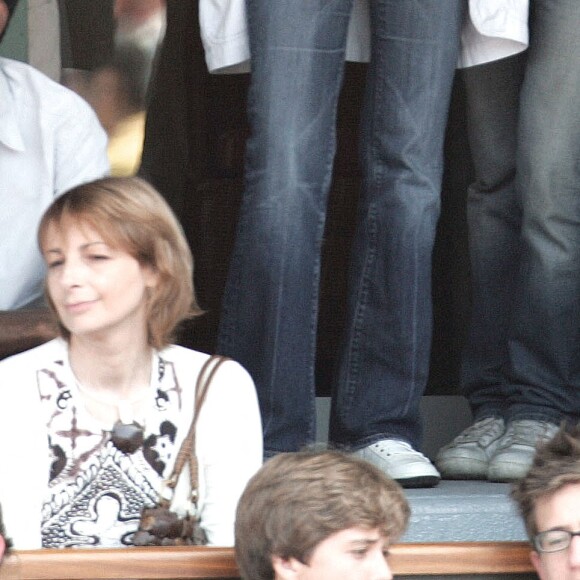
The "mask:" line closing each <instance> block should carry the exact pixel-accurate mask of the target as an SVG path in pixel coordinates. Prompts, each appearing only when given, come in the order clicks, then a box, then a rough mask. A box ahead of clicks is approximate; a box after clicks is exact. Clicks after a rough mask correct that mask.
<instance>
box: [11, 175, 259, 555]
mask: <svg viewBox="0 0 580 580" xmlns="http://www.w3.org/2000/svg"><path fill="white" fill-rule="evenodd" d="M38 241H39V246H40V250H41V253H42V255H43V257H44V260H45V262H46V265H47V276H46V281H45V285H46V294H47V299H48V302H49V305H50V307H51V309H52V310H53V312H54V314H55V315H56V318H57V321H58V326H59V329H60V333H61V337H60V338H58V339H55V340H53V341H51V342H48V343H46V344H44V345H41V346H39V347H36V348H35V349H32V350H28V351H26V352H24V353H21V354H18V355H16V356H13V357H11V358H9V359H6V360H4V361H2V363H0V456H1V457H2V477H0V502H1V503H2V504H3V507H4V522H5V525H6V530H7V533H8V534H9V536H10V537H11V538H12V540H13V542H14V546H15V547H16V548H17V549H34V548H40V547H44V548H60V547H91V546H96V547H117V546H124V545H131V544H132V542H133V536H134V534H135V532H136V530H137V527H138V524H139V520H140V515H141V511H142V509H143V508H144V507H152V506H154V505H156V504H157V502H158V499H159V493H160V491H162V490H163V489H164V483H165V479H166V478H167V477H168V476H169V475H170V473H171V471H172V468H173V464H174V462H175V457H176V454H177V451H178V450H179V448H180V445H181V442H182V441H183V439H184V437H185V435H186V433H187V431H188V430H189V427H190V425H191V422H192V416H193V414H194V393H195V387H196V381H197V378H198V375H199V372H200V369H201V367H202V365H203V364H204V363H205V362H206V361H207V359H208V355H207V354H204V353H201V352H196V351H192V350H189V349H186V348H183V347H180V346H175V345H172V344H171V340H172V335H173V332H174V330H175V328H176V325H177V324H178V323H179V322H180V321H182V320H183V319H185V318H187V317H191V316H195V315H198V314H200V312H201V311H200V308H199V307H198V305H197V303H196V300H195V297H194V291H193V282H192V280H193V277H192V257H191V253H190V251H189V247H188V245H187V242H186V239H185V237H184V235H183V232H182V230H181V228H180V227H179V225H178V222H177V220H176V218H175V217H174V215H173V214H172V213H171V210H170V209H169V207H168V206H167V204H166V202H165V201H164V200H163V198H162V197H161V196H160V195H159V194H158V193H157V192H156V191H155V190H154V189H153V188H152V187H151V186H150V185H149V184H148V183H147V182H145V181H143V180H141V179H138V178H105V179H102V180H98V181H94V182H91V183H88V184H85V185H81V186H78V187H76V188H74V189H72V190H70V191H69V192H67V193H65V194H63V195H62V196H61V197H59V198H58V199H57V200H56V201H54V202H53V204H52V205H51V206H50V207H49V208H48V210H47V211H46V212H45V214H44V216H43V218H42V221H41V223H40V226H39V234H38ZM196 436H197V438H196V447H195V452H196V456H197V459H198V466H199V470H198V471H199V476H198V480H199V481H198V485H199V501H198V504H197V515H199V517H200V523H201V527H202V529H203V531H204V532H205V534H206V536H207V540H208V543H209V544H214V545H222V546H224V545H233V538H234V515H235V509H236V505H237V502H238V499H239V497H240V495H241V493H242V491H243V489H244V487H245V485H246V483H247V481H248V480H249V479H250V477H251V476H252V475H253V474H254V472H255V471H257V469H258V468H259V466H260V464H261V460H262V434H261V421H260V414H259V408H258V401H257V396H256V393H255V389H254V384H253V381H252V379H251V378H250V376H249V374H248V373H247V372H246V371H245V370H244V369H243V368H242V367H241V366H240V365H239V364H237V363H236V362H234V361H231V360H228V361H226V362H224V364H222V365H221V366H220V367H219V369H217V371H216V373H215V375H214V377H213V380H212V381H211V384H210V387H209V391H208V394H207V397H206V399H205V402H204V404H203V407H202V408H201V412H200V414H199V421H198V423H197V429H196ZM187 471H188V470H187V469H186V470H184V472H183V473H182V474H181V477H180V478H179V480H178V481H177V486H176V487H175V491H174V494H173V499H172V508H173V509H174V510H175V511H176V512H178V513H180V514H184V512H186V511H187V510H191V509H192V505H191V501H190V478H189V473H188V472H187Z"/></svg>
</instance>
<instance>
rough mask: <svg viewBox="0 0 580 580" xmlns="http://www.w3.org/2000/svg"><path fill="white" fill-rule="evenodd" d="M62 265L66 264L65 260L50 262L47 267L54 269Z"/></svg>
mask: <svg viewBox="0 0 580 580" xmlns="http://www.w3.org/2000/svg"><path fill="white" fill-rule="evenodd" d="M62 264H64V260H49V261H48V262H47V264H46V265H47V267H48V268H50V269H52V268H57V267H58V266H62Z"/></svg>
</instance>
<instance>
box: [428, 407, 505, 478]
mask: <svg viewBox="0 0 580 580" xmlns="http://www.w3.org/2000/svg"><path fill="white" fill-rule="evenodd" d="M504 433H505V423H504V420H503V419H501V418H499V417H486V418H485V419H481V420H480V421H477V423H474V424H473V425H471V427H468V428H467V429H465V430H464V431H462V432H461V433H460V434H459V435H458V436H457V437H455V439H453V441H451V443H448V444H447V445H445V447H442V448H441V449H440V450H439V453H438V454H437V457H436V458H435V465H436V466H437V468H438V469H439V471H440V472H441V475H442V476H443V477H445V478H448V479H487V472H488V468H489V462H490V460H491V458H492V457H493V455H494V453H495V451H496V449H497V448H498V445H499V442H500V439H501V437H502V435H503V434H504Z"/></svg>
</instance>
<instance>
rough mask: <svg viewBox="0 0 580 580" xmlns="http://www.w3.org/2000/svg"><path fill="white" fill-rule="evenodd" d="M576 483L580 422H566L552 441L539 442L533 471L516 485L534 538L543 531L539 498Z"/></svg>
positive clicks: (579, 478) (516, 496) (519, 503)
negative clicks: (539, 522)
mask: <svg viewBox="0 0 580 580" xmlns="http://www.w3.org/2000/svg"><path fill="white" fill-rule="evenodd" d="M576 483H580V426H578V425H576V426H574V427H569V428H566V427H565V426H562V427H561V428H560V429H559V430H558V431H557V433H556V435H555V436H554V437H553V438H552V439H551V440H550V441H547V442H545V443H543V444H540V445H539V446H538V449H537V451H536V454H535V456H534V460H533V462H532V466H531V467H530V469H529V471H528V472H527V474H526V475H525V476H524V477H523V478H522V479H520V480H518V481H516V482H515V483H514V485H513V487H512V491H511V496H512V498H513V499H514V501H515V502H516V504H517V506H518V508H519V511H520V514H521V516H522V518H523V520H524V524H525V526H526V531H527V533H528V536H529V538H530V540H532V539H533V537H534V536H535V535H536V534H537V533H538V532H539V530H538V528H537V525H536V514H535V509H536V505H537V502H538V500H541V499H545V498H549V497H551V496H553V495H554V494H555V493H556V492H558V491H559V490H560V489H562V488H563V487H565V486H567V485H569V484H576Z"/></svg>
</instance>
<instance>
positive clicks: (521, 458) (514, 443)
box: [487, 419, 558, 482]
mask: <svg viewBox="0 0 580 580" xmlns="http://www.w3.org/2000/svg"><path fill="white" fill-rule="evenodd" d="M557 431H558V425H555V424H554V423H548V422H547V421H534V420H532V419H518V420H516V421H510V423H509V424H508V427H507V430H506V432H505V435H504V436H503V437H502V438H501V439H500V441H499V444H498V446H497V449H496V452H495V455H494V456H493V457H492V459H491V461H490V462H489V470H488V474H487V478H488V479H489V480H490V481H503V482H508V481H514V480H516V479H521V478H522V477H523V476H524V475H526V473H527V472H528V470H529V469H530V467H531V466H532V461H533V459H534V454H535V452H536V446H537V445H538V443H545V442H546V441H549V440H550V439H552V437H554V435H555V434H556V432H557Z"/></svg>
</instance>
